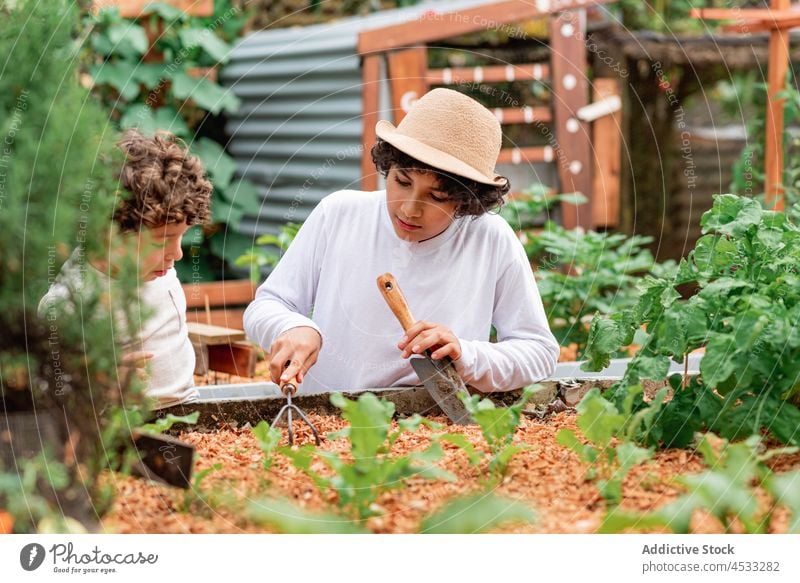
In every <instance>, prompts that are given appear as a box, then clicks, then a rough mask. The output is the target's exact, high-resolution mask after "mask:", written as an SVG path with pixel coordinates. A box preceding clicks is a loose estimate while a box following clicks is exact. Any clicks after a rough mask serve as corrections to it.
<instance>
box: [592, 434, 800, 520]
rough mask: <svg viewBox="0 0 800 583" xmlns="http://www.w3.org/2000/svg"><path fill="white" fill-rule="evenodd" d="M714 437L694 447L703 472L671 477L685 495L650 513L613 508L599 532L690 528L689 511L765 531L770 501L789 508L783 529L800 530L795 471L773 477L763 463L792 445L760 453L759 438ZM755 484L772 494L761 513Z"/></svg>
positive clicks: (706, 437) (798, 483)
mask: <svg viewBox="0 0 800 583" xmlns="http://www.w3.org/2000/svg"><path fill="white" fill-rule="evenodd" d="M716 441H719V440H718V439H717V438H715V437H714V436H712V435H704V436H703V437H702V439H701V440H700V443H699V445H698V451H700V452H701V453H702V455H703V458H704V460H705V463H706V465H707V466H708V468H709V469H708V470H706V471H705V472H703V473H701V474H696V475H690V476H685V477H678V478H676V479H675V481H676V482H677V483H678V484H680V485H682V486H684V487H685V488H686V490H687V493H686V494H684V495H683V496H681V497H680V498H678V499H677V500H675V501H674V502H671V503H669V504H667V505H665V506H663V507H662V508H660V509H658V510H655V511H653V512H650V513H631V512H624V511H619V510H612V511H611V512H609V513H608V514H607V515H606V517H605V519H604V521H603V524H602V525H601V527H600V532H602V533H615V532H622V531H624V530H626V529H629V528H635V529H637V530H641V529H652V528H668V529H670V530H672V531H673V532H676V533H682V534H685V533H689V532H690V531H691V518H692V514H693V513H694V512H695V511H697V510H704V511H706V512H708V513H709V514H710V515H711V516H713V517H714V518H716V519H717V520H718V521H719V522H720V524H721V525H722V526H723V527H724V528H725V532H731V530H732V528H733V526H734V524H736V523H737V522H738V524H740V525H741V527H742V528H743V530H744V531H745V532H747V533H750V534H761V533H766V532H769V528H770V525H771V523H772V519H773V513H774V510H775V506H776V505H778V504H779V505H784V506H786V507H788V508H789V509H790V511H791V512H792V520H791V522H790V526H789V532H794V533H797V532H800V519H799V517H800V504H799V503H800V499H798V496H797V491H798V486H800V474H798V472H792V473H789V474H782V475H774V474H773V473H772V472H771V471H770V470H769V468H768V467H767V466H766V465H765V464H764V463H763V462H764V461H765V460H766V459H768V458H769V457H772V456H774V455H776V454H777V453H791V452H795V451H797V448H786V449H783V450H778V451H772V452H766V453H763V454H762V453H761V439H760V438H759V437H758V436H755V435H754V436H751V437H750V438H748V439H747V440H746V441H744V442H741V443H728V442H727V441H725V440H722V442H721V443H720V444H716ZM756 486H762V487H763V488H764V489H765V490H766V492H767V493H768V494H769V495H770V496H771V497H772V504H771V506H770V508H769V510H768V511H767V512H766V513H761V512H760V511H759V505H758V498H757V496H756Z"/></svg>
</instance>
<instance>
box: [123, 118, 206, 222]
mask: <svg viewBox="0 0 800 583" xmlns="http://www.w3.org/2000/svg"><path fill="white" fill-rule="evenodd" d="M118 146H119V149H120V150H122V153H123V154H124V156H125V160H124V161H123V164H122V169H121V170H120V183H121V185H122V187H123V188H125V189H126V190H127V191H128V193H130V195H131V196H127V197H124V198H123V200H122V202H121V203H120V204H119V206H118V207H117V209H116V211H115V212H114V221H115V222H116V223H117V224H118V225H119V227H120V229H121V230H122V231H123V232H130V231H136V230H139V229H141V228H142V227H151V228H152V227H157V226H160V225H165V224H168V223H186V224H187V225H197V224H202V223H205V222H206V221H207V220H208V217H209V200H210V198H211V191H212V189H213V187H212V185H211V182H210V181H209V180H208V178H206V174H205V170H204V169H203V164H202V163H201V162H200V160H199V159H198V158H197V157H196V156H192V155H190V154H189V152H188V149H187V147H186V145H185V144H184V143H183V142H182V141H179V140H178V139H177V138H176V137H175V136H174V135H172V134H170V133H168V132H158V133H156V135H155V136H153V137H147V136H144V135H142V134H141V133H140V132H138V131H137V130H127V131H126V132H125V133H124V134H123V135H122V139H121V140H120V141H119V143H118Z"/></svg>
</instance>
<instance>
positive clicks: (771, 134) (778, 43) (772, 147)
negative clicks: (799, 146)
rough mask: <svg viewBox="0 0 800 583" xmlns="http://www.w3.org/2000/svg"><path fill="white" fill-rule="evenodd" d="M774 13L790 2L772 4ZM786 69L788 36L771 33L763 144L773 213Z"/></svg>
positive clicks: (778, 195) (779, 196)
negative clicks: (782, 93)
mask: <svg viewBox="0 0 800 583" xmlns="http://www.w3.org/2000/svg"><path fill="white" fill-rule="evenodd" d="M770 6H771V7H772V8H774V9H776V10H784V9H786V8H788V7H789V0H772V3H771V4H770ZM788 69H789V32H788V31H786V30H774V31H772V32H771V33H770V35H769V65H768V70H767V79H768V81H767V87H768V95H767V119H766V128H765V129H766V136H765V140H764V144H765V152H764V169H765V174H766V178H765V183H764V190H765V193H766V197H765V200H766V203H767V206H768V207H769V208H772V209H773V210H783V207H784V202H783V195H784V191H783V107H784V103H785V100H784V99H778V98H777V95H778V94H779V93H780V92H781V91H783V89H784V87H785V86H786V72H787V71H788Z"/></svg>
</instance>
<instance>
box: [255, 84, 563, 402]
mask: <svg viewBox="0 0 800 583" xmlns="http://www.w3.org/2000/svg"><path fill="white" fill-rule="evenodd" d="M376 132H377V135H378V137H379V140H378V143H377V144H376V145H375V146H374V148H373V149H372V157H373V160H374V162H375V164H376V167H377V169H378V171H379V172H381V173H382V174H383V175H384V176H385V177H386V189H385V190H381V191H377V192H361V191H354V190H347V191H341V192H336V193H334V194H331V195H329V196H327V197H325V198H324V199H323V200H322V202H321V203H320V204H319V205H318V206H317V207H316V208H315V209H314V211H313V212H312V213H311V215H310V216H309V218H308V220H307V221H306V222H305V224H304V225H303V227H302V228H301V229H300V231H299V232H298V234H297V237H296V238H295V240H294V242H293V243H292V245H291V247H289V249H288V250H287V252H286V254H285V255H284V256H283V258H282V259H281V261H280V263H279V264H278V265H277V267H276V268H275V270H274V271H273V272H272V273H271V274H270V276H269V277H268V278H267V280H266V281H265V282H264V283H263V284H262V285H261V287H260V288H259V289H258V292H257V294H256V299H255V300H254V301H253V303H251V304H250V306H249V307H248V308H247V311H246V312H245V316H244V324H245V330H246V331H247V333H248V335H249V337H250V338H252V339H253V340H254V341H256V342H258V343H259V344H260V345H261V346H263V347H264V348H266V349H268V350H269V351H270V354H271V362H270V373H271V376H272V379H273V380H274V381H275V382H285V381H286V380H288V379H290V378H292V377H293V376H294V375H295V374H296V375H297V380H298V381H299V382H303V381H304V379H305V382H304V383H303V386H302V388H301V390H302V391H303V392H304V393H315V392H322V391H329V390H352V391H358V390H364V389H368V388H372V387H390V386H397V385H410V384H417V383H418V379H417V378H416V375H415V373H414V371H413V369H412V368H411V365H410V363H409V362H408V358H409V357H410V356H411V355H412V354H415V353H416V354H419V353H422V352H424V351H425V350H426V349H431V350H433V354H432V357H433V358H435V359H439V358H443V357H445V356H449V357H450V358H451V359H452V360H453V361H454V363H455V366H456V370H457V371H458V372H459V374H460V375H461V376H462V378H463V379H464V381H465V382H466V383H467V384H470V385H472V386H474V387H475V388H477V389H479V390H481V391H485V392H488V391H494V390H508V389H514V388H518V387H521V386H524V385H527V384H529V383H532V382H534V381H537V380H541V379H543V378H545V377H547V376H548V375H550V374H551V373H552V371H553V369H554V367H555V363H556V359H557V357H558V352H559V350H558V344H557V343H556V341H555V339H554V338H553V335H552V334H551V332H550V328H549V326H548V324H547V320H546V318H545V313H544V309H543V306H542V301H541V298H540V296H539V293H538V291H537V288H536V283H535V281H534V278H533V273H532V271H531V267H530V264H529V262H528V259H527V257H526V255H525V250H524V249H523V247H522V245H521V244H520V242H519V240H518V239H517V238H516V235H515V234H514V232H513V230H512V229H511V227H510V226H509V225H508V224H507V223H506V222H505V220H504V219H502V218H501V217H500V216H498V215H497V214H496V213H490V212H489V211H491V210H493V209H496V208H497V207H499V206H500V205H501V204H502V201H503V196H504V195H505V194H506V193H507V192H508V189H509V185H508V180H507V179H506V178H505V177H503V176H499V175H497V174H495V172H494V166H495V163H496V161H497V157H498V154H499V152H500V145H501V129H500V124H499V123H498V122H497V119H496V118H495V117H494V115H493V114H492V113H491V112H490V111H489V110H487V109H486V108H485V107H483V106H482V105H480V104H479V103H478V102H476V101H474V100H473V99H471V98H469V97H467V96H466V95H463V94H461V93H458V92H455V91H452V90H449V89H434V90H433V91H430V92H429V93H427V94H426V95H424V96H423V97H422V98H421V99H420V100H419V101H418V102H417V103H416V104H415V105H414V106H413V107H412V108H411V110H410V111H409V112H408V114H407V115H406V117H405V118H404V119H403V121H402V122H401V123H400V124H399V125H398V127H394V126H393V125H392V124H390V123H389V122H386V121H381V122H378V125H377V127H376ZM387 271H390V272H392V273H393V274H394V275H395V276H396V277H397V280H398V281H399V282H400V284H401V286H402V288H403V291H404V292H405V295H406V298H407V300H408V303H409V305H410V307H411V309H412V311H413V313H414V315H415V316H416V317H418V318H422V319H421V320H420V321H418V322H417V323H416V324H415V325H414V326H413V327H412V328H411V329H409V330H408V331H407V333H406V335H405V336H404V337H402V338H400V336H401V334H400V333H399V326H398V324H397V321H396V320H395V318H394V317H393V316H392V314H391V312H390V311H389V308H388V307H387V306H386V304H385V303H384V300H383V298H382V297H381V295H380V294H379V293H378V290H377V287H376V278H377V276H378V275H380V274H382V273H385V272H387ZM312 312H313V315H312ZM492 326H494V327H495V329H496V331H497V340H498V341H497V342H496V343H493V342H490V341H489V337H490V332H491V328H492ZM398 340H399V342H398ZM287 363H289V364H288V366H287ZM312 366H313V369H312V368H311V367H312Z"/></svg>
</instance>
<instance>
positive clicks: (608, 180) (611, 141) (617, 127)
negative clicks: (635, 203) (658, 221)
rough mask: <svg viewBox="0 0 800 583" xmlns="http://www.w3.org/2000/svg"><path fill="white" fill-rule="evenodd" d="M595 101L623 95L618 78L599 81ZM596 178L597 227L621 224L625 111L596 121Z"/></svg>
mask: <svg viewBox="0 0 800 583" xmlns="http://www.w3.org/2000/svg"><path fill="white" fill-rule="evenodd" d="M592 86H593V95H592V101H602V100H603V99H605V98H607V97H611V96H612V95H619V94H620V89H619V82H618V81H617V80H616V79H595V80H594V82H593V83H592ZM592 138H593V139H592V144H593V145H594V176H593V177H592V223H593V224H594V226H595V227H616V226H617V225H619V218H620V217H619V211H620V208H619V192H620V165H621V160H622V112H621V111H619V110H618V111H615V112H614V113H612V114H610V115H604V116H603V117H600V118H598V119H597V120H595V122H594V126H593V128H592Z"/></svg>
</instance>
